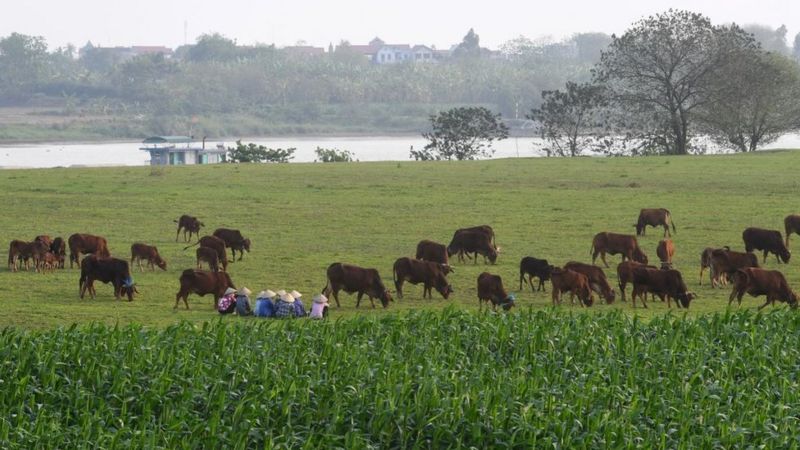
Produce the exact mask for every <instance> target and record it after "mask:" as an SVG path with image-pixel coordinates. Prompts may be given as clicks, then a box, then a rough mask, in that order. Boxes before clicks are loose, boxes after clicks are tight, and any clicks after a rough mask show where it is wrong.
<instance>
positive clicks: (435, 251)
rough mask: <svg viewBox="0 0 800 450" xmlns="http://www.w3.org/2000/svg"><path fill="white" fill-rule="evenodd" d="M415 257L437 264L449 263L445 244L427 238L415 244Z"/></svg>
mask: <svg viewBox="0 0 800 450" xmlns="http://www.w3.org/2000/svg"><path fill="white" fill-rule="evenodd" d="M416 258H417V259H421V260H423V261H431V262H436V263H439V264H449V262H448V255H447V246H445V245H444V244H440V243H438V242H434V241H429V240H422V241H419V244H417V255H416Z"/></svg>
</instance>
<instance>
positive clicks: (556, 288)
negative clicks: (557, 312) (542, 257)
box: [550, 267, 594, 307]
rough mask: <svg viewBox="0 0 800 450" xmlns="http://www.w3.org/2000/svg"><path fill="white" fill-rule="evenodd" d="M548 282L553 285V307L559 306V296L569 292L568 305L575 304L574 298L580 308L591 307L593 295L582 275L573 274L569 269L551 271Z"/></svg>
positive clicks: (587, 279) (587, 281)
mask: <svg viewBox="0 0 800 450" xmlns="http://www.w3.org/2000/svg"><path fill="white" fill-rule="evenodd" d="M550 282H551V283H552V284H553V291H552V293H551V295H552V297H553V306H557V305H559V304H561V294H563V293H566V292H569V294H570V295H569V298H570V303H572V304H575V297H576V296H577V297H578V300H580V301H579V303H580V305H581V307H584V306H592V305H593V304H594V295H593V294H592V288H591V287H589V278H588V277H586V275H584V274H582V273H578V272H575V271H573V270H569V269H559V268H557V267H556V268H555V269H553V272H552V273H551V274H550Z"/></svg>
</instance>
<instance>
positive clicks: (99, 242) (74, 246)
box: [67, 233, 111, 268]
mask: <svg viewBox="0 0 800 450" xmlns="http://www.w3.org/2000/svg"><path fill="white" fill-rule="evenodd" d="M67 243H68V244H69V267H70V268H72V265H73V264H77V263H78V261H79V260H80V258H81V254H89V253H94V254H96V255H97V256H99V257H101V258H108V257H110V256H111V254H110V253H109V251H108V242H107V241H106V238H104V237H102V236H95V235H92V234H82V233H75V234H73V235H72V236H70V237H69V239H67Z"/></svg>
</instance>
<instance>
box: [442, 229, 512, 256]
mask: <svg viewBox="0 0 800 450" xmlns="http://www.w3.org/2000/svg"><path fill="white" fill-rule="evenodd" d="M498 251H500V249H499V248H496V247H495V246H494V244H493V243H492V237H491V236H490V235H488V234H487V233H485V232H482V231H462V230H459V231H457V232H456V234H455V235H454V236H453V239H452V240H451V241H450V245H448V246H447V254H448V255H449V256H453V255H455V254H458V258H459V260H460V261H462V262H464V256H463V255H464V254H466V255H467V257H469V254H470V253H474V254H475V264H477V263H478V254H480V255H483V258H484V262H485V260H486V258H487V257H488V258H489V261H490V262H491V263H492V264H494V263H495V262H496V261H497V253H498Z"/></svg>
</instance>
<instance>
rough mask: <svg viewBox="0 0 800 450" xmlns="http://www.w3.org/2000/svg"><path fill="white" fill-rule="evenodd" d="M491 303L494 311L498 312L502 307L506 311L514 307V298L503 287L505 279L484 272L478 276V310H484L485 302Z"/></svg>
mask: <svg viewBox="0 0 800 450" xmlns="http://www.w3.org/2000/svg"><path fill="white" fill-rule="evenodd" d="M484 301H485V302H486V303H491V304H492V310H494V311H496V310H497V305H500V306H501V307H502V308H503V310H504V311H508V310H509V309H511V308H513V307H514V296H513V295H509V294H508V293H507V292H506V289H505V288H504V287H503V279H502V278H500V276H499V275H492V274H490V273H489V272H483V273H481V274H480V275H478V310H479V311H480V310H481V309H482V308H483V302H484Z"/></svg>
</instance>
